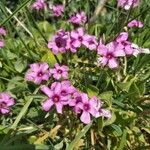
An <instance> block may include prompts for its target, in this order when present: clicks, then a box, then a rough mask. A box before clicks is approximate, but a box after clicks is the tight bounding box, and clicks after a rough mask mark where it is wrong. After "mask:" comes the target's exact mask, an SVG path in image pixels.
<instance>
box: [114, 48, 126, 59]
mask: <svg viewBox="0 0 150 150" xmlns="http://www.w3.org/2000/svg"><path fill="white" fill-rule="evenodd" d="M113 54H114V56H115V57H121V56H125V55H126V54H125V52H124V50H122V49H120V50H116V51H115V52H114V53H113Z"/></svg>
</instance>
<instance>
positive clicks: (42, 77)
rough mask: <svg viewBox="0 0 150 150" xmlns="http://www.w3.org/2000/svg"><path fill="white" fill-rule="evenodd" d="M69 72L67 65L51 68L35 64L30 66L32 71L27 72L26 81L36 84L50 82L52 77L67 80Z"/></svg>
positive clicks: (43, 64)
mask: <svg viewBox="0 0 150 150" xmlns="http://www.w3.org/2000/svg"><path fill="white" fill-rule="evenodd" d="M68 70H69V68H68V67H67V66H65V65H62V66H60V65H59V64H55V66H54V68H49V66H48V64H47V63H41V64H38V63H34V64H31V65H30V69H29V70H28V71H27V72H26V75H25V79H26V80H27V81H31V82H34V83H35V84H40V83H41V82H42V81H48V80H49V78H50V77H51V76H53V78H54V79H56V80H59V79H62V78H63V79H67V78H68Z"/></svg>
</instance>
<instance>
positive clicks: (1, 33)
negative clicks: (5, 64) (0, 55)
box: [0, 27, 7, 49]
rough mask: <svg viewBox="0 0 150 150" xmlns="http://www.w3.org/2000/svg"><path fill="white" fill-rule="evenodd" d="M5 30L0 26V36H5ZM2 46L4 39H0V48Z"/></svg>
mask: <svg viewBox="0 0 150 150" xmlns="http://www.w3.org/2000/svg"><path fill="white" fill-rule="evenodd" d="M6 35H7V33H6V30H5V29H4V28H3V27H0V37H4V36H6ZM3 47H4V40H2V39H0V49H1V48H3Z"/></svg>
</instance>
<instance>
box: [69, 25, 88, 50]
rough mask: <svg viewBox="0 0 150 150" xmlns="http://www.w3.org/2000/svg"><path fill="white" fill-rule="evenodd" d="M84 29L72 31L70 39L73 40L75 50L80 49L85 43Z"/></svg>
mask: <svg viewBox="0 0 150 150" xmlns="http://www.w3.org/2000/svg"><path fill="white" fill-rule="evenodd" d="M84 35H85V33H84V29H83V28H78V29H77V30H75V31H71V33H70V37H71V39H72V41H71V44H70V45H72V46H73V47H74V48H79V47H80V46H81V45H82V44H83V42H84Z"/></svg>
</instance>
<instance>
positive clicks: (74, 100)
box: [25, 63, 111, 124]
mask: <svg viewBox="0 0 150 150" xmlns="http://www.w3.org/2000/svg"><path fill="white" fill-rule="evenodd" d="M68 71H69V68H68V67H67V66H65V65H59V64H55V65H54V68H49V66H48V64H47V63H41V64H37V63H34V64H31V65H30V69H29V70H28V71H27V73H26V75H25V79H26V80H27V81H32V82H34V83H35V84H40V83H41V82H42V81H43V80H45V81H48V79H49V77H50V76H53V78H54V79H56V80H61V81H57V82H53V83H52V84H51V85H50V86H46V85H43V86H42V87H41V91H42V92H43V93H44V94H46V95H47V97H48V99H47V100H45V101H44V102H43V103H42V108H43V110H45V111H50V109H51V107H52V106H53V105H54V106H55V107H56V110H57V112H58V113H61V114H62V109H63V106H66V105H67V106H70V107H71V108H72V109H73V111H74V112H75V113H76V114H81V117H80V119H81V121H82V122H83V123H85V124H88V123H90V121H91V115H92V116H93V117H96V118H97V117H100V116H104V117H107V118H110V117H111V113H110V112H109V111H108V110H106V109H103V108H101V107H102V104H103V103H102V102H101V101H100V100H98V99H97V98H96V97H93V98H92V99H89V98H88V96H87V94H85V93H82V92H79V91H78V90H77V89H76V88H75V87H74V86H73V85H72V84H71V82H70V81H69V80H66V79H68Z"/></svg>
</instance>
